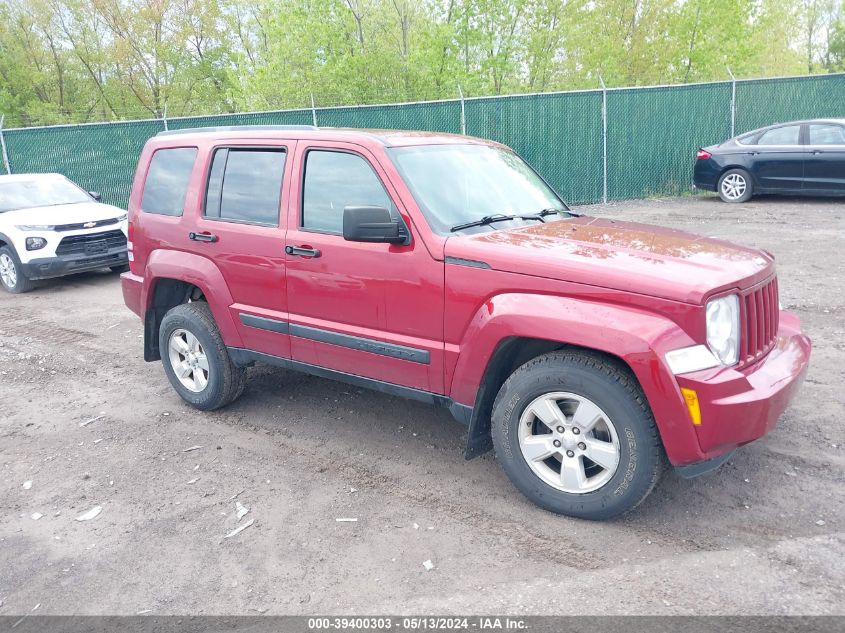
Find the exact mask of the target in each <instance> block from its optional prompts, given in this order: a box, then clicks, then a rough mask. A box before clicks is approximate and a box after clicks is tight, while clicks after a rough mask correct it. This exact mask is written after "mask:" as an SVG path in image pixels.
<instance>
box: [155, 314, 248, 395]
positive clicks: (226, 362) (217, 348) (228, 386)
mask: <svg viewBox="0 0 845 633" xmlns="http://www.w3.org/2000/svg"><path fill="white" fill-rule="evenodd" d="M175 339H180V340H181V343H180V342H179V341H176V340H175ZM172 340H173V345H174V347H173V348H171V341H172ZM158 341H159V349H160V350H161V362H162V364H163V365H164V373H165V374H167V378H168V380H170V384H171V385H173V388H174V389H175V390H176V392H177V393H178V394H179V395H180V396H181V397H182V399H183V400H184V401H185V402H187V403H188V404H190V405H191V406H193V407H196V408H197V409H201V410H203V411H211V410H213V409H219V408H220V407H224V406H226V405H227V404H229V403H230V402H232V401H234V400H236V399H237V398H238V397H239V396H240V395H241V394H242V393H243V390H244V387H245V386H246V369H244V368H243V367H237V366H236V365H235V364H234V363H233V362H232V359H231V358H230V357H229V352H228V351H227V349H226V345H225V344H224V343H223V339H222V338H221V337H220V332H219V330H218V329H217V325H216V324H215V322H214V317H213V316H212V314H211V310H210V309H209V307H208V304H207V303H205V302H204V301H194V302H192V303H183V304H182V305H178V306H176V307H175V308H172V309H171V310H169V311H168V312H167V314H165V315H164V318H163V319H162V321H161V327H160V328H159V334H158ZM180 350H181V351H180ZM187 351H190V352H191V354H190V355H189V354H187V353H182V352H187ZM203 359H205V363H203ZM192 364H193V366H192ZM203 365H205V368H203ZM177 366H178V367H180V368H181V369H184V370H189V371H188V373H187V375H184V374H183V377H182V378H180V377H179V376H177V373H176V367H177Z"/></svg>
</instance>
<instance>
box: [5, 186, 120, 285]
mask: <svg viewBox="0 0 845 633" xmlns="http://www.w3.org/2000/svg"><path fill="white" fill-rule="evenodd" d="M99 200H100V196H99V194H97V193H94V192H90V193H89V192H86V191H85V190H83V189H81V188H80V187H79V186H78V185H76V184H74V183H73V182H71V181H70V180H68V179H67V178H65V177H64V176H62V175H60V174H15V175H11V176H0V286H2V287H3V288H4V289H5V290H7V291H9V292H15V293H17V292H26V291H27V290H29V289H30V288H32V282H33V281H34V280H36V279H47V278H50V277H60V276H62V275H68V274H71V273H78V272H82V271H86V270H94V269H97V268H111V269H112V270H114V271H121V270H125V269H126V266H127V264H128V259H127V254H126V253H127V251H126V238H127V230H128V228H127V222H126V211H124V210H123V209H120V208H118V207H113V206H111V205H109V204H103V203H101V202H99Z"/></svg>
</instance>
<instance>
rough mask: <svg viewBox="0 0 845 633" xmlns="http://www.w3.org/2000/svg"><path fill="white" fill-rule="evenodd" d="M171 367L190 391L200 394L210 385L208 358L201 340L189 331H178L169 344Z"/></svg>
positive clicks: (173, 334) (171, 337)
mask: <svg viewBox="0 0 845 633" xmlns="http://www.w3.org/2000/svg"><path fill="white" fill-rule="evenodd" d="M167 348H168V357H169V358H170V366H171V367H172V368H173V373H175V374H176V378H178V379H179V382H180V383H182V386H184V387H185V388H186V389H188V390H189V391H192V392H194V393H200V392H201V391H202V390H203V389H205V387H206V385H208V371H209V370H208V357H207V356H206V354H205V350H204V349H203V347H202V344H201V343H200V342H199V339H198V338H197V337H196V336H194V335H193V334H191V333H190V332H189V331H188V330H185V329H181V328H180V329H177V330H174V331H173V333H172V334H171V335H170V340H169V342H168V346H167Z"/></svg>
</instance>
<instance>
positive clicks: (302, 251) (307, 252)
mask: <svg viewBox="0 0 845 633" xmlns="http://www.w3.org/2000/svg"><path fill="white" fill-rule="evenodd" d="M285 252H286V253H287V254H288V255H296V256H298V257H319V256H320V255H322V253H321V252H320V250H319V249H317V248H311V247H310V246H285Z"/></svg>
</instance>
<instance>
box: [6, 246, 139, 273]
mask: <svg viewBox="0 0 845 633" xmlns="http://www.w3.org/2000/svg"><path fill="white" fill-rule="evenodd" d="M128 263H129V257H128V255H127V252H126V249H125V248H123V249H122V250H117V249H115V250H112V251H109V252H107V253H102V254H98V255H91V256H62V255H59V256H55V257H41V258H37V259H31V260H29V261H28V262H26V263H22V264H21V268H22V269H23V274H24V275H26V276H27V277H28V278H29V279H33V280H35V279H51V278H53V277H61V276H63V275H71V274H73V273H81V272H85V271H88V270H97V269H98V268H110V267H115V266H125V265H126V264H128Z"/></svg>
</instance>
